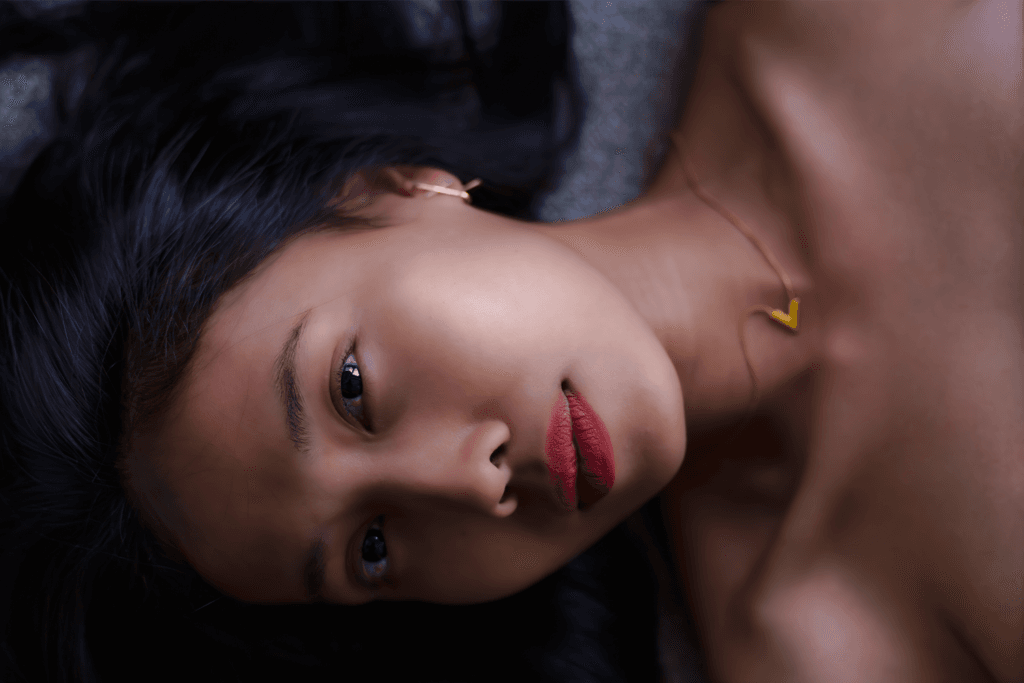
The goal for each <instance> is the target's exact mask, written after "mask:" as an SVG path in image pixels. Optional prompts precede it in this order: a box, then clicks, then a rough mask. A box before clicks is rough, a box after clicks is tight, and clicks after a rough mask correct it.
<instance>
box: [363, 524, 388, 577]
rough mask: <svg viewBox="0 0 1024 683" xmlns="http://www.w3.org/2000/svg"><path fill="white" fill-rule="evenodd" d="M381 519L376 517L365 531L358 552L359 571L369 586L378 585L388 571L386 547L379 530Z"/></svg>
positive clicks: (382, 534)
mask: <svg viewBox="0 0 1024 683" xmlns="http://www.w3.org/2000/svg"><path fill="white" fill-rule="evenodd" d="M383 519H384V518H383V517H378V518H377V521H375V522H374V523H373V524H372V525H370V528H369V529H367V530H366V536H364V537H363V547H362V549H361V551H360V561H359V570H360V571H361V572H362V574H363V578H364V579H365V580H366V581H368V582H369V583H371V584H376V583H378V582H379V581H380V579H381V578H382V577H383V576H384V575H385V574H387V571H388V547H387V545H386V544H385V543H384V533H383V532H382V531H381V529H380V522H382V521H383Z"/></svg>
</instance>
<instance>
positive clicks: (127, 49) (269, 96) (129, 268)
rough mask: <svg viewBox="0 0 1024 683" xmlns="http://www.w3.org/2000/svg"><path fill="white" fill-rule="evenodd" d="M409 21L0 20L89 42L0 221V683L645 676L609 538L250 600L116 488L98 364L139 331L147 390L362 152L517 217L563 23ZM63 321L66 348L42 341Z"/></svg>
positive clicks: (553, 87)
mask: <svg viewBox="0 0 1024 683" xmlns="http://www.w3.org/2000/svg"><path fill="white" fill-rule="evenodd" d="M415 8H416V6H413V5H410V4H407V3H371V4H361V3H340V4H328V3H312V4H302V3H287V4H284V3H282V4H271V3H262V4H258V5H254V6H253V5H237V4H228V5H225V4H205V3H196V4H186V5H176V4H170V3H160V4H156V5H153V4H149V5H145V4H144V5H135V4H132V5H113V4H110V3H95V4H92V5H89V6H87V7H85V8H84V10H83V11H82V12H81V13H80V15H76V16H73V17H72V19H71V20H62V21H60V22H56V23H52V24H51V23H46V22H42V23H41V20H40V19H39V18H35V19H33V20H31V21H26V22H23V23H18V22H15V23H14V24H13V25H10V24H5V23H3V22H0V29H2V30H7V29H8V28H10V31H9V33H2V31H0V33H2V35H0V46H3V48H5V49H7V48H10V49H13V50H15V53H16V54H17V51H18V50H23V51H27V52H29V53H38V52H44V53H45V52H46V51H47V50H52V49H57V50H58V51H59V52H61V51H65V50H68V49H72V50H73V51H74V54H76V55H77V54H81V53H82V51H81V50H79V48H80V47H82V43H83V39H84V43H85V45H86V47H88V46H90V45H92V44H93V43H96V48H97V55H98V57H99V59H98V60H97V63H98V64H99V68H98V69H97V70H96V73H95V75H94V76H93V78H92V79H91V81H90V86H89V89H88V90H87V91H86V93H85V95H84V97H83V98H82V101H81V104H79V105H78V107H77V108H78V112H77V115H76V116H75V117H74V118H72V120H70V121H68V123H67V124H66V126H65V128H66V130H64V132H63V135H62V137H61V138H58V140H57V141H56V142H55V143H54V145H53V146H52V148H51V149H49V150H47V151H46V153H45V154H44V155H43V156H42V157H41V158H40V159H39V160H38V161H37V163H36V165H35V166H34V168H33V169H31V171H30V172H29V174H28V175H27V176H26V179H25V181H24V183H23V184H22V187H21V188H20V190H19V192H18V193H17V197H16V202H15V203H14V204H12V205H11V206H10V207H9V210H8V219H7V221H6V222H5V223H4V226H5V230H4V235H5V238H6V241H5V244H4V248H3V249H0V259H2V260H3V265H2V267H0V272H2V273H3V274H4V278H3V281H4V282H5V289H4V301H5V306H4V307H3V310H4V312H5V315H4V320H5V328H4V329H5V330H6V331H7V333H8V336H6V337H5V338H6V339H7V340H8V341H10V342H11V344H10V345H9V346H6V347H5V351H4V353H3V355H2V358H3V359H4V370H3V378H4V382H2V384H3V385H4V386H5V392H6V393H5V395H4V399H3V401H2V405H3V406H4V407H5V410H4V411H3V415H4V418H3V420H4V426H3V428H2V433H3V435H4V439H5V440H4V443H5V446H4V449H3V454H4V456H3V457H4V466H3V468H0V471H2V472H3V474H4V477H5V478H4V488H3V496H2V497H0V500H2V501H3V502H4V503H5V506H6V507H5V516H4V517H3V520H4V522H5V528H6V527H9V526H11V525H13V527H14V529H15V530H20V531H21V532H22V533H21V534H20V536H19V537H17V538H16V539H15V540H17V541H18V543H17V544H14V542H13V541H12V540H11V538H8V537H6V536H5V538H4V540H3V541H0V549H3V550H4V551H5V552H4V565H6V564H8V563H13V562H15V561H17V560H18V558H19V556H20V555H24V560H23V561H22V562H21V563H20V571H19V572H17V573H15V572H12V571H11V570H9V569H7V568H6V567H3V570H4V572H5V574H4V575H5V576H9V577H10V578H9V579H8V580H6V581H0V584H8V583H10V584H13V595H12V603H13V605H12V616H11V619H10V626H9V628H8V629H7V630H6V634H7V636H8V637H7V639H6V642H5V643H4V647H5V651H4V656H3V657H0V659H2V660H3V667H2V673H0V678H3V679H4V680H9V679H10V680H29V681H33V680H40V679H43V680H48V679H53V678H56V679H59V680H64V679H68V680H95V679H96V678H98V680H122V679H130V680H138V679H139V678H140V677H142V678H145V679H146V680H169V681H177V680H191V679H195V678H197V677H198V678H201V679H205V678H215V679H218V680H222V679H227V680H232V679H236V678H245V679H249V680H252V679H256V680H282V679H296V678H297V679H300V680H319V679H330V680H338V679H339V678H347V677H356V678H364V679H371V678H385V679H388V680H419V681H449V682H454V681H477V680H480V678H481V677H486V678H488V679H489V680H495V679H497V680H550V681H563V680H580V681H621V680H637V681H645V680H652V679H653V678H654V677H655V675H656V671H657V661H656V651H655V631H654V625H655V612H654V607H655V605H654V595H653V590H654V586H653V585H652V577H651V576H650V569H649V567H648V566H647V560H646V555H645V553H644V552H643V549H642V548H637V547H636V545H635V540H634V539H633V538H631V537H629V536H628V535H627V534H625V533H624V531H623V530H622V529H617V530H616V531H615V532H614V533H612V534H610V535H609V536H608V537H607V538H605V539H604V540H603V541H602V543H600V544H598V546H597V547H595V548H594V549H592V550H590V551H588V552H587V553H584V554H583V555H581V556H580V557H578V558H576V559H575V560H574V561H573V562H571V563H570V564H569V565H567V566H566V568H565V569H563V570H560V571H558V572H556V573H555V574H553V575H552V576H551V577H549V578H548V579H546V580H545V581H542V582H540V583H539V584H537V585H536V586H534V587H532V588H530V589H529V590H526V591H523V592H521V593H518V594H516V595H515V596H512V597H510V598H509V599H507V600H502V601H497V602H493V603H488V604H483V605H466V606H448V605H432V604H428V603H410V604H402V603H388V604H373V605H367V606H365V607H363V608H359V607H339V606H337V605H330V604H324V605H278V606H266V605H249V604H246V603H243V602H240V601H237V600H234V599H233V598H232V597H231V596H229V595H225V594H223V593H221V592H219V591H217V590H216V589H214V588H213V587H211V586H210V585H209V584H208V583H207V582H205V581H203V580H202V579H201V577H199V576H198V575H196V574H195V572H194V570H193V569H192V568H191V567H190V566H189V565H188V564H187V563H174V562H173V561H170V560H168V559H166V558H165V557H164V553H162V552H161V549H160V548H159V547H157V546H156V545H155V543H154V540H155V539H154V537H153V536H152V535H151V534H150V533H149V532H148V531H147V530H146V529H145V527H143V526H142V525H140V524H139V523H138V522H137V518H136V515H137V513H136V512H135V510H134V509H133V508H132V507H130V506H129V505H128V503H127V501H126V498H125V494H124V489H123V487H122V485H121V483H120V481H119V475H118V474H117V471H116V469H115V467H114V465H115V463H116V461H117V458H118V456H117V454H118V452H119V449H118V448H117V447H116V445H114V444H111V442H110V441H109V439H111V438H112V435H113V434H114V432H116V431H118V430H119V429H120V428H114V431H109V427H112V426H113V423H114V422H117V421H120V419H121V417H120V416H121V412H122V405H121V404H122V398H121V390H122V389H121V381H122V373H121V372H120V371H119V370H116V369H114V368H112V367H111V368H108V367H107V366H106V363H107V361H108V360H111V359H112V358H113V356H117V355H120V354H125V353H128V352H127V351H126V350H125V349H126V344H127V337H128V336H129V335H128V334H127V332H128V330H130V329H133V328H134V329H138V330H140V331H144V335H145V336H144V337H143V338H142V339H141V341H140V338H139V337H138V336H136V337H134V340H135V341H134V342H133V343H134V344H135V346H134V347H133V349H134V350H133V351H131V353H136V354H141V355H143V356H145V357H146V358H148V359H149V360H146V361H143V362H141V363H139V364H138V367H144V368H146V369H145V370H144V371H143V374H144V377H143V381H144V382H148V383H149V385H150V387H151V389H152V392H151V395H150V397H151V399H152V397H153V396H156V395H157V394H159V393H160V390H159V389H158V388H156V387H157V385H158V384H159V383H160V382H163V381H167V378H168V377H170V376H172V375H173V373H174V372H175V366H176V363H177V362H178V361H176V360H175V357H176V354H185V353H186V351H187V347H188V346H189V344H191V343H193V342H191V341H190V340H189V335H190V334H191V333H190V332H189V331H188V330H189V329H190V328H192V327H194V325H197V324H199V321H200V320H201V317H202V315H205V314H201V315H200V317H199V318H195V322H193V323H190V322H186V319H187V318H189V317H190V315H192V314H190V313H189V310H191V309H195V311H196V312H198V311H199V310H200V309H202V307H203V306H204V305H206V304H204V301H208V300H210V299H209V298H210V297H215V292H216V291H217V290H218V288H223V287H224V286H225V282H226V281H227V280H229V279H230V278H233V277H237V276H238V275H241V274H242V273H243V272H244V271H245V270H246V269H248V268H249V267H251V266H247V265H245V264H246V262H249V263H250V264H251V265H255V263H257V262H258V261H259V260H260V258H262V257H261V256H260V253H261V250H264V252H265V251H266V250H267V249H268V247H269V246H270V245H272V244H274V243H275V241H280V240H281V239H283V238H284V237H286V236H287V235H288V234H289V231H292V230H294V228H295V224H296V223H299V222H302V221H303V220H307V219H308V218H309V217H311V216H314V215H316V214H317V212H321V211H323V209H324V207H323V206H322V205H323V204H324V199H325V196H324V195H322V194H321V192H322V190H323V186H324V184H325V182H327V183H329V182H331V181H333V180H335V179H336V178H340V177H344V176H345V175H346V174H349V173H351V172H353V171H354V170H357V169H359V168H361V167H362V166H364V165H367V164H368V163H370V162H373V161H375V160H376V161H380V160H388V161H404V162H408V161H416V160H426V161H429V162H431V163H434V164H441V165H443V166H446V167H450V168H460V167H468V168H472V169H473V170H475V171H479V172H481V173H482V174H484V177H486V178H487V180H488V187H487V188H481V189H480V191H478V192H476V194H477V196H476V201H477V202H478V203H479V205H480V206H484V207H487V208H489V209H491V210H495V211H501V212H503V213H508V214H513V215H520V214H524V213H525V212H527V211H528V210H529V208H530V207H529V203H528V202H529V200H530V199H531V198H532V197H533V196H535V195H536V194H537V193H538V191H539V190H540V189H542V188H543V183H544V182H545V179H546V177H547V175H548V174H549V172H550V168H551V165H552V164H551V159H552V157H553V155H554V154H555V153H556V152H557V151H558V149H559V146H560V145H562V144H564V142H565V141H566V137H565V134H566V133H571V132H572V125H571V124H572V119H571V118H570V119H569V120H568V121H566V120H565V117H564V116H563V115H562V114H563V113H572V112H571V111H569V112H565V111H564V110H563V109H562V108H561V107H556V106H555V105H556V104H558V101H559V100H560V99H561V98H558V97H556V96H558V95H559V94H560V93H559V92H558V89H560V88H562V87H563V85H564V81H565V73H564V72H565V66H566V55H565V49H566V31H567V26H566V16H565V15H566V8H565V7H564V6H563V5H561V4H558V3H513V4H509V5H505V6H502V7H499V8H497V9H498V10H500V11H497V12H493V11H494V10H495V8H494V7H492V8H491V9H492V13H494V14H495V15H496V17H492V18H495V19H500V21H492V23H491V24H489V25H484V26H483V27H482V30H481V25H480V21H479V19H480V11H479V10H480V7H479V6H478V7H477V8H475V9H474V8H467V7H462V6H461V5H459V6H448V7H447V11H448V13H449V14H455V15H458V10H461V11H464V12H465V14H466V15H467V17H468V18H469V19H472V21H468V20H466V21H462V22H461V24H462V29H461V30H457V31H454V32H452V31H450V30H448V32H447V33H444V34H443V35H445V36H447V38H446V39H445V41H444V42H442V43H440V44H435V43H431V44H427V45H426V46H424V44H423V41H422V40H419V39H414V38H416V36H415V35H413V36H410V35H408V34H407V32H406V30H405V27H406V24H409V23H411V24H413V25H414V26H415V25H417V24H416V22H418V21H419V20H420V19H422V17H418V16H412V17H409V16H403V13H404V12H409V11H413V10H415ZM2 9H3V8H2V7H0V10H2ZM18 9H19V10H20V9H21V8H20V7H19V8H18ZM470 10H473V11H472V12H471V11H470ZM62 14H63V13H62ZM456 18H457V17H456ZM413 19H414V20H416V21H411V20H413ZM406 20H410V21H406ZM467 27H468V28H467ZM450 28H451V27H450V26H449V27H448V29H450ZM470 28H471V29H472V30H469V29H470ZM8 38H9V39H8ZM524 45H526V46H529V47H530V50H529V52H528V54H526V55H525V56H524V53H523V50H524ZM85 53H86V55H88V50H85ZM0 59H2V55H0ZM499 82H500V84H501V87H496V84H497V83H499ZM154 86H156V87H154ZM73 99H74V98H72V97H68V98H67V101H68V102H69V103H72V102H73ZM71 106H72V105H70V104H69V108H70V107H71ZM567 123H568V124H570V125H566V124H567ZM200 131H202V132H200ZM189 141H190V142H189ZM189 145H191V147H190V146H189ZM175 146H177V148H178V150H179V151H178V153H177V155H175V154H174V153H172V152H170V149H172V148H174V147H175ZM154 153H155V154H156V156H155V157H154ZM272 158H273V159H276V161H272ZM154 162H155V165H154ZM182 164H184V166H182ZM157 167H159V168H161V169H163V170H162V171H161V170H158V168H157ZM115 168H116V169H121V170H119V171H113V170H112V169H115ZM142 168H147V169H148V170H147V171H145V172H143V171H141V169H142ZM125 169H129V170H125ZM130 169H135V170H130ZM163 173H167V174H169V175H167V176H165V177H164V179H163V180H160V181H157V182H155V183H154V182H153V180H154V179H155V178H156V177H157V176H160V175H162V174H163ZM154 174H155V175H154ZM172 176H173V177H175V178H177V180H171V177H172ZM144 178H145V179H144ZM136 183H137V184H136ZM179 183H181V184H179ZM254 183H255V184H254ZM133 184H134V188H131V187H129V186H131V185H133ZM147 186H148V187H149V188H150V190H152V191H153V192H155V194H154V193H153V192H151V191H148V190H144V189H143V188H145V187H147ZM175 188H177V189H175ZM246 188H248V189H246ZM179 190H180V191H181V192H183V193H184V194H183V195H181V199H182V203H181V204H180V205H179V206H178V208H177V209H176V210H168V209H169V206H168V205H165V204H164V203H163V202H164V200H165V199H168V198H169V197H170V194H168V193H172V194H173V193H176V192H178V191H179ZM248 192H252V193H254V194H251V195H249V196H246V193H248ZM240 193H241V194H240ZM186 195H187V197H186ZM154 201H155V203H154ZM90 207H91V208H90ZM196 212H199V213H205V214H206V218H203V219H202V220H193V219H189V218H188V217H187V216H189V215H192V216H193V217H194V218H198V213H196ZM286 213H287V214H290V215H289V216H287V217H285V214H286ZM117 215H121V216H122V218H123V219H124V220H121V219H118V218H116V216H117ZM129 215H132V216H134V218H130V217H129ZM143 215H148V216H149V217H150V218H149V219H142V220H141V222H140V221H139V220H138V219H139V218H141V216H143ZM187 273H192V274H193V275H192V276H190V277H188V276H186V280H185V281H181V280H180V278H181V277H182V275H183V274H187ZM175 282H179V283H180V284H183V285H184V287H182V288H180V289H177V290H175V287H176V285H175V284H174V283H175ZM62 283H63V284H62ZM157 321H162V322H160V323H158V324H157V325H155V326H154V325H153V323H154V322H157ZM175 321H178V322H175ZM179 322H180V323H182V325H181V326H179V327H176V326H177V325H178V323H179ZM167 324H170V325H171V327H166V325H167ZM196 329H198V328H196ZM61 330H63V331H64V332H66V331H69V330H74V332H73V333H72V334H73V335H74V337H75V340H74V341H63V342H57V341H56V339H57V338H59V337H60V336H61V335H63V334H64V332H62V331H61ZM176 330H177V331H176ZM179 332H183V333H184V334H183V335H182V336H179ZM51 334H56V335H57V337H49V335H51ZM40 335H43V336H42V337H40ZM44 338H49V339H50V341H43V339H44ZM110 354H113V356H111V355H110ZM115 365H116V366H118V367H119V368H122V369H124V365H123V363H122V362H121V361H117V362H115ZM161 377H163V379H161ZM133 382H134V380H133ZM143 402H144V401H143ZM105 430H106V431H105ZM15 475H17V477H15ZM12 480H14V481H12ZM6 510H10V511H11V512H12V513H13V515H8V514H6ZM648 511H650V512H656V510H654V509H653V508H651V506H648ZM12 547H18V548H21V551H20V552H19V553H17V554H15V555H14V557H13V558H8V557H7V552H6V551H8V550H10V549H11V548H12ZM15 568H17V565H15ZM7 572H10V573H7ZM4 588H7V585H4ZM8 594H10V592H8ZM3 597H4V596H0V599H2V598H3ZM0 611H4V612H5V611H6V602H5V605H4V607H3V608H0ZM6 621H7V620H6V619H0V623H2V622H6ZM524 623H529V624H530V627H529V628H525V629H524V628H522V627H521V625H522V624H524ZM385 633H386V637H384V636H382V635H381V634H385ZM396 652H400V653H401V655H402V656H400V657H396V656H395V654H396ZM496 661H502V662H503V664H502V666H501V667H500V670H498V671H494V670H493V669H494V662H496Z"/></svg>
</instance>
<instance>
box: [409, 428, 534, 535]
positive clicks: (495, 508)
mask: <svg viewBox="0 0 1024 683" xmlns="http://www.w3.org/2000/svg"><path fill="white" fill-rule="evenodd" d="M510 436H511V434H510V432H509V428H508V426H507V425H506V424H505V423H504V422H501V421H500V420H490V421H486V422H482V423H478V424H477V425H474V426H472V427H471V428H469V429H468V430H465V431H463V432H462V434H460V435H457V436H456V437H455V439H454V442H453V441H451V440H449V439H447V438H441V439H438V440H437V442H436V447H434V448H431V447H428V448H426V449H424V450H423V451H421V452H420V453H419V457H417V458H416V460H417V461H418V462H414V463H410V465H411V467H410V471H409V472H407V474H408V475H409V476H410V479H411V481H410V484H412V486H413V487H414V488H415V489H417V490H418V491H419V492H420V493H423V494H427V495H430V496H435V497H439V498H444V499H446V500H448V501H450V502H453V503H456V504H459V505H465V506H468V507H471V508H473V509H475V510H478V511H480V512H483V513H484V514H488V515H493V516H494V517H508V516H509V515H511V514H512V513H513V512H515V510H516V507H517V506H518V505H519V499H518V496H517V495H516V492H515V491H513V490H512V489H511V487H510V482H511V480H512V467H511V464H510V463H509V459H508V453H507V447H506V446H507V444H508V441H509V438H510Z"/></svg>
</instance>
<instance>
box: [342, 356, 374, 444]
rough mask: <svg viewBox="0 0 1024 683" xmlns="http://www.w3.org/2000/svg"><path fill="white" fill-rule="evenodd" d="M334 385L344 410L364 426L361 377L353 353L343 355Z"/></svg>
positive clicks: (365, 421)
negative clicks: (343, 358) (343, 360)
mask: <svg viewBox="0 0 1024 683" xmlns="http://www.w3.org/2000/svg"><path fill="white" fill-rule="evenodd" d="M336 386H337V387H338V393H339V394H340V396H341V405H342V407H343V408H344V410H345V412H346V413H348V414H349V415H351V416H352V418H354V419H355V420H356V421H357V422H359V424H361V425H363V426H364V427H365V426H366V423H367V420H366V410H365V408H364V406H363V378H362V373H360V371H359V363H357V362H356V357H355V354H352V353H349V354H348V355H347V356H346V357H345V362H344V363H343V364H342V366H341V368H340V369H339V370H338V377H337V384H336Z"/></svg>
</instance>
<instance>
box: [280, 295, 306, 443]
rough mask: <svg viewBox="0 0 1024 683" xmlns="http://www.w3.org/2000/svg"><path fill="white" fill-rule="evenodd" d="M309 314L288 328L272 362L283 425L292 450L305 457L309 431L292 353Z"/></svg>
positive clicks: (299, 339)
mask: <svg viewBox="0 0 1024 683" xmlns="http://www.w3.org/2000/svg"><path fill="white" fill-rule="evenodd" d="M308 317H309V312H308V311H307V313H306V315H304V316H302V319H301V320H299V322H298V324H296V325H295V327H293V328H292V331H291V333H290V334H289V335H288V339H287V340H285V343H284V346H282V347H281V352H280V353H279V354H278V356H277V360H276V361H274V368H275V372H274V384H275V385H276V387H277V394H278V397H279V398H280V399H281V406H282V407H283V408H284V423H285V425H286V426H287V427H288V438H289V439H290V440H291V442H292V444H293V445H294V446H295V450H296V451H298V452H299V453H301V454H303V455H305V454H307V453H309V429H308V423H307V421H306V413H305V410H304V409H303V407H302V392H301V391H300V389H299V383H298V381H297V380H296V374H295V354H296V350H297V349H298V347H299V342H300V341H301V340H302V332H303V330H304V329H305V327H306V320H307V319H308Z"/></svg>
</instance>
